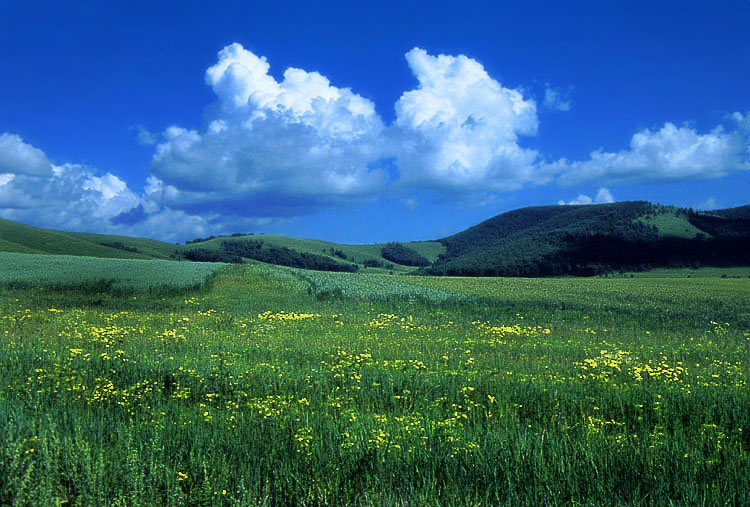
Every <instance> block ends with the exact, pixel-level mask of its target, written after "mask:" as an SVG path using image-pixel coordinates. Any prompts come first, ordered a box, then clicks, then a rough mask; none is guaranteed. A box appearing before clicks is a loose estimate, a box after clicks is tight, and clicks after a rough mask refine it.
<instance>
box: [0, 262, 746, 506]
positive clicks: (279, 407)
mask: <svg viewBox="0 0 750 507" xmlns="http://www.w3.org/2000/svg"><path fill="white" fill-rule="evenodd" d="M323 275H325V279H323V278H320V277H319V274H318V273H315V274H311V273H304V272H300V271H295V270H288V269H280V268H275V267H268V266H260V265H256V266H232V267H228V268H226V269H224V270H222V271H221V272H220V273H219V274H218V275H217V277H216V279H215V280H214V283H213V284H212V285H211V287H210V289H209V290H206V291H202V292H200V293H195V294H193V295H189V294H188V295H184V294H183V295H179V296H178V295H175V296H173V297H171V298H164V297H158V298H157V297H155V296H153V295H151V294H149V293H139V294H135V295H132V294H131V295H128V296H122V297H117V296H114V297H113V299H112V302H111V304H110V305H109V306H108V307H100V306H95V305H91V304H86V303H85V298H78V299H71V298H72V296H71V294H70V293H62V292H54V291H47V290H43V289H35V288H22V289H15V290H11V289H8V288H5V289H0V315H1V316H0V319H1V320H0V326H1V327H0V339H2V340H3V343H2V347H0V434H2V435H3V438H4V440H3V442H4V444H3V446H2V449H1V450H0V503H4V504H6V503H7V504H10V503H16V504H47V505H49V504H55V503H56V502H61V501H67V502H70V503H72V504H80V505H89V504H109V505H123V504H128V505H130V504H159V505H208V504H211V505H216V504H218V505H222V504H226V505H230V504H232V505H255V504H258V505H261V504H296V505H310V504H358V503H359V504H403V505H407V504H408V505H423V504H429V505H435V504H449V505H450V504H461V505H464V504H476V505H479V504H484V505H486V504H493V505H494V504H506V503H507V504H522V505H543V504H548V505H554V504H608V505H609V504H618V503H619V504H633V503H635V504H655V505H662V504H670V503H672V504H735V505H747V504H748V503H750V436H749V434H750V411H748V407H750V389H748V386H747V379H748V374H750V367H749V366H748V351H749V349H750V332H749V331H748V329H750V327H749V326H748V324H750V306H749V305H750V303H749V301H750V298H748V297H747V296H748V295H750V284H748V282H747V281H745V280H719V279H717V280H701V281H697V280H672V281H654V280H646V279H644V280H638V281H637V283H630V282H631V281H630V280H618V281H616V282H617V283H615V284H612V283H609V282H612V281H609V280H575V279H569V280H536V281H529V280H495V281H493V280H481V279H473V280H462V279H440V280H434V279H420V278H412V277H409V278H403V277H395V278H388V277H361V276H360V277H358V278H354V277H351V276H349V275H348V274H328V273H325V274H323ZM328 275H330V276H331V278H328ZM336 277H340V278H339V279H338V280H336V279H335V278H336ZM321 280H322V281H321ZM355 280H356V281H355ZM353 281H354V282H353ZM587 282H593V283H591V284H588V283H587ZM727 282H731V283H727ZM353 283H357V284H359V285H353ZM323 284H329V285H331V286H333V287H334V289H335V288H337V287H343V288H345V289H346V290H344V289H343V288H342V289H341V290H327V289H326V290H325V291H323V290H322V289H321V288H320V287H321V285H323ZM384 285H385V286H387V288H386V289H383V288H382V287H383V286H384ZM407 286H411V288H410V287H407ZM311 287H314V288H311ZM427 289H430V290H427ZM398 290H402V292H400V293H399V292H398ZM432 290H435V291H437V292H431V291H432ZM419 291H425V292H419ZM322 293H325V294H326V296H324V297H318V296H319V295H320V294H322ZM387 294H391V295H387ZM414 294H428V295H429V294H438V295H439V296H436V297H435V299H430V297H431V296H428V297H421V296H419V297H416V296H414ZM82 301H83V302H82ZM654 304H656V305H657V307H658V309H659V310H658V311H655V310H653V307H654ZM662 313H663V314H666V315H668V316H671V318H664V317H663V315H662ZM678 316H681V317H678Z"/></svg>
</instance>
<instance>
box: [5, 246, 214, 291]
mask: <svg viewBox="0 0 750 507" xmlns="http://www.w3.org/2000/svg"><path fill="white" fill-rule="evenodd" d="M221 266H223V264H220V263H214V262H201V263H198V262H174V261H163V260H130V259H107V258H99V257H81V256H71V255H37V254H31V255H30V254H19V253H9V252H0V285H5V286H11V287H19V286H32V287H46V288H75V289H81V290H91V289H92V288H96V289H104V288H108V289H112V290H119V291H133V290H136V291H148V290H151V289H197V288H200V287H201V286H202V285H203V283H204V282H205V281H206V279H207V278H209V277H210V276H211V275H213V274H214V273H215V272H216V271H217V270H218V269H219V268H220V267H221Z"/></svg>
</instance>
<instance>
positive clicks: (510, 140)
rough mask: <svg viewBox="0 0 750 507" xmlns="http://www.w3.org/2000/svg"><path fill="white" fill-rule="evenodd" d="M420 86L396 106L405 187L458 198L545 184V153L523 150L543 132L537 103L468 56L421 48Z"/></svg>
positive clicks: (415, 63) (413, 54) (417, 52)
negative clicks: (541, 161)
mask: <svg viewBox="0 0 750 507" xmlns="http://www.w3.org/2000/svg"><path fill="white" fill-rule="evenodd" d="M406 59H407V62H408V63H409V67H410V68H411V70H412V72H413V73H414V75H415V76H416V78H417V80H418V81H419V86H418V87H417V88H416V89H414V90H411V91H407V92H405V93H404V94H403V95H402V96H401V98H399V100H398V102H397V103H396V115H397V118H396V122H395V127H396V128H397V129H398V137H399V138H401V139H402V140H403V142H402V143H401V144H400V145H399V146H398V153H397V154H396V159H397V165H398V170H399V172H400V174H401V178H402V184H403V185H406V186H410V187H421V188H425V187H427V188H432V189H437V190H439V191H440V190H442V191H450V192H456V191H459V192H474V191H478V190H483V191H486V190H500V191H502V190H513V189H518V188H521V187H522V186H524V185H527V184H540V183H544V182H545V180H546V179H547V176H546V175H544V174H541V172H540V171H538V170H537V167H536V165H535V164H536V161H537V159H538V153H537V152H536V151H535V150H532V149H528V148H524V147H522V146H520V145H519V137H520V136H533V135H535V134H536V132H537V128H538V119H537V114H536V104H535V102H534V101H533V100H532V99H527V98H524V96H523V94H522V93H521V92H520V91H518V90H514V89H511V88H506V87H504V86H503V85H501V84H500V83H499V82H498V81H496V80H495V79H493V78H492V77H490V76H489V74H488V73H487V71H486V70H485V69H484V67H483V66H482V65H481V64H480V63H479V62H477V61H476V60H473V59H471V58H468V57H466V56H463V55H460V56H449V55H438V56H433V55H430V54H428V53H427V52H426V51H424V50H423V49H419V48H414V49H412V50H411V51H409V52H408V53H407V54H406Z"/></svg>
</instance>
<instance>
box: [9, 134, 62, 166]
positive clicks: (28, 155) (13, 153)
mask: <svg viewBox="0 0 750 507" xmlns="http://www.w3.org/2000/svg"><path fill="white" fill-rule="evenodd" d="M49 173H50V162H49V160H47V156H46V155H45V154H44V152H43V151H42V150H40V149H38V148H34V147H33V146H31V145H30V144H27V143H25V142H23V139H21V138H20V137H19V136H18V135H16V134H10V133H7V132H6V133H4V134H0V174H28V175H31V176H44V175H47V174H49Z"/></svg>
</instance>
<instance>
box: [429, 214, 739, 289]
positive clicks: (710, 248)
mask: <svg viewBox="0 0 750 507" xmlns="http://www.w3.org/2000/svg"><path fill="white" fill-rule="evenodd" d="M746 209H747V207H743V208H734V209H732V210H721V212H720V214H718V215H717V214H715V213H716V212H709V213H695V212H692V211H691V210H687V209H680V208H675V207H673V206H660V205H654V204H651V203H648V202H643V201H638V202H619V203H611V204H601V205H582V206H542V207H532V208H523V209H519V210H514V211H511V212H508V213H503V214H501V215H498V216H496V217H493V218H491V219H489V220H486V221H484V222H482V223H480V224H478V225H476V226H474V227H470V228H469V229H466V230H465V231H462V232H460V233H458V234H454V235H453V236H449V237H447V238H443V239H441V240H440V241H441V242H442V243H443V244H444V245H445V246H446V249H447V250H446V254H445V255H444V256H443V257H442V258H440V259H439V260H438V261H437V262H435V263H434V264H433V265H432V266H431V267H429V268H427V269H424V270H421V271H420V272H424V273H429V274H435V275H473V276H476V275H485V276H498V275H500V276H539V275H564V274H595V273H602V272H608V271H613V270H621V269H625V270H632V269H649V268H651V267H654V266H661V267H683V266H688V267H692V266H696V265H698V266H701V265H711V266H714V265H715V266H735V265H750V252H749V250H750V219H749V218H744V217H745V216H746V215H747V213H746Z"/></svg>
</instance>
